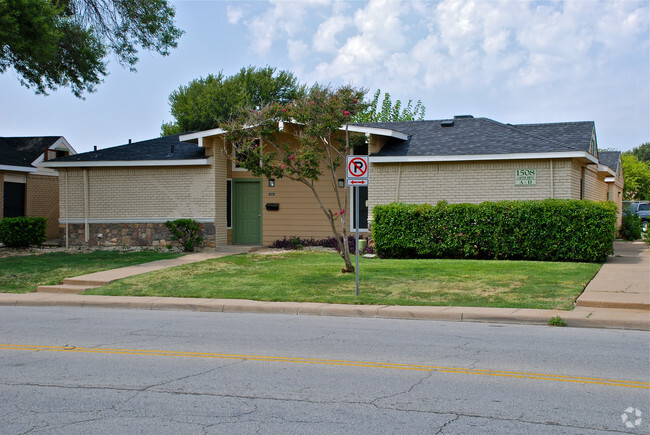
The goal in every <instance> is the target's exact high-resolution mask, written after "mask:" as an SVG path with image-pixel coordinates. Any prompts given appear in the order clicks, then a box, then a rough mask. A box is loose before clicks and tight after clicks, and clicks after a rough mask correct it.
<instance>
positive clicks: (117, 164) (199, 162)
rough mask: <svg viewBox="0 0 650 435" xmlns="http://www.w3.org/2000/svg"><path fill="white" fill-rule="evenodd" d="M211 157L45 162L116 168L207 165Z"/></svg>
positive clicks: (45, 164)
mask: <svg viewBox="0 0 650 435" xmlns="http://www.w3.org/2000/svg"><path fill="white" fill-rule="evenodd" d="M209 164H210V158H207V159H192V160H127V161H115V160H114V161H109V160H104V161H97V162H52V161H49V162H43V163H42V164H41V166H43V167H45V168H114V167H135V166H207V165H209Z"/></svg>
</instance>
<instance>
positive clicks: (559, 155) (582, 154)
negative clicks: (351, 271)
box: [370, 151, 598, 164]
mask: <svg viewBox="0 0 650 435" xmlns="http://www.w3.org/2000/svg"><path fill="white" fill-rule="evenodd" d="M538 159H586V160H588V161H590V162H592V163H596V164H597V163H598V160H597V159H596V158H595V157H594V156H593V155H591V154H589V153H588V152H586V151H567V152H548V153H543V152H542V153H512V154H469V155H458V156H453V155H446V156H370V163H426V162H432V163H433V162H463V161H481V160H538Z"/></svg>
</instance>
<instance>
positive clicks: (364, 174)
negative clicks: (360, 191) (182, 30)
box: [345, 156, 368, 186]
mask: <svg viewBox="0 0 650 435" xmlns="http://www.w3.org/2000/svg"><path fill="white" fill-rule="evenodd" d="M345 166H346V176H345V178H346V181H347V185H348V186H367V185H368V156H347V159H346V165H345Z"/></svg>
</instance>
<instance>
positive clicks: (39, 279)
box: [0, 250, 181, 293]
mask: <svg viewBox="0 0 650 435" xmlns="http://www.w3.org/2000/svg"><path fill="white" fill-rule="evenodd" d="M180 255H181V254H178V253H174V252H158V251H135V252H134V251H101V250H97V251H93V252H90V253H68V252H50V253H45V254H32V255H15V256H11V257H3V258H0V292H4V293H28V292H31V291H34V290H36V288H37V287H38V286H39V285H54V284H60V283H61V282H62V281H63V279H64V278H71V277H75V276H79V275H85V274H88V273H94V272H100V271H102V270H109V269H116V268H119V267H124V266H131V265H134V264H141V263H148V262H150V261H156V260H163V259H166V258H175V257H178V256H180Z"/></svg>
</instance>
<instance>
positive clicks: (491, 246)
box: [372, 199, 617, 262]
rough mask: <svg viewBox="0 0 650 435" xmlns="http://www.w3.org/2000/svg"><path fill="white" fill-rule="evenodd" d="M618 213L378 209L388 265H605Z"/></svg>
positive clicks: (549, 203) (538, 205)
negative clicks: (413, 261)
mask: <svg viewBox="0 0 650 435" xmlns="http://www.w3.org/2000/svg"><path fill="white" fill-rule="evenodd" d="M616 214H617V208H616V205H615V204H614V203H612V202H607V203H601V202H593V201H584V200H583V201H579V200H558V199H547V200H543V201H500V202H484V203H482V204H447V203H446V202H445V201H441V202H439V203H438V204H437V205H435V206H432V205H429V204H423V205H413V204H397V203H393V204H389V205H378V206H376V207H375V208H374V209H373V218H374V220H373V224H372V237H373V239H374V241H375V252H376V253H377V254H378V255H379V256H380V257H384V258H487V259H513V260H514V259H516V260H541V261H586V262H602V261H605V259H606V258H607V256H608V255H610V254H612V253H613V250H614V235H615V230H616Z"/></svg>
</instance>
